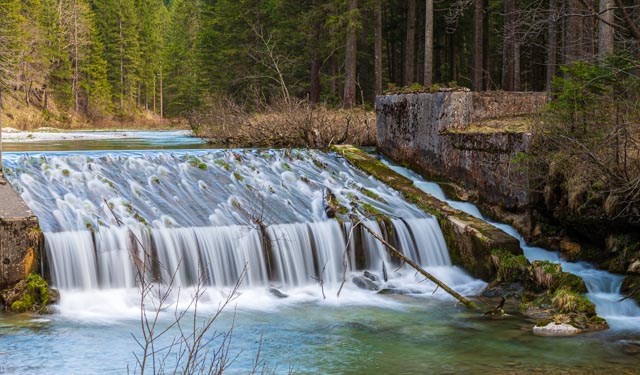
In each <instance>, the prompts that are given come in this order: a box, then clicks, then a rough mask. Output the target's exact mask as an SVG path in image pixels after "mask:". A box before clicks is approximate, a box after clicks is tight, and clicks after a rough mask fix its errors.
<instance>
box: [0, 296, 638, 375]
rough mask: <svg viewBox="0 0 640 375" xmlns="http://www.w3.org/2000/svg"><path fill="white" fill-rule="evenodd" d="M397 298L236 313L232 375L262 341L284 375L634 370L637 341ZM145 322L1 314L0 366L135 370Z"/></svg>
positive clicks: (223, 321)
mask: <svg viewBox="0 0 640 375" xmlns="http://www.w3.org/2000/svg"><path fill="white" fill-rule="evenodd" d="M398 302H399V304H398V306H396V307H394V308H390V307H384V308H380V307H375V306H353V305H345V306H326V305H323V304H322V303H319V304H315V303H314V304H300V305H296V306H289V307H284V308H281V309H278V310H276V311H238V312H237V313H236V316H235V323H234V326H235V328H234V336H233V340H232V342H231V347H232V349H231V351H232V353H240V354H239V357H238V358H237V359H236V361H235V362H234V363H233V364H232V366H231V369H230V372H229V373H247V370H248V369H250V368H251V365H252V361H253V360H254V358H255V355H256V352H257V350H258V348H259V346H260V340H261V337H262V339H263V347H262V358H264V359H265V361H266V362H267V363H268V365H269V366H270V367H271V368H272V369H273V368H275V369H276V370H277V372H278V373H286V372H287V371H288V369H289V368H290V367H292V368H294V369H295V370H296V372H297V373H304V374H391V373H393V374H424V373H437V374H442V373H450V374H456V373H487V372H491V373H559V372H562V373H603V372H608V371H613V372H614V373H637V372H636V371H637V366H638V356H637V355H638V354H637V351H638V347H637V344H636V345H634V344H632V343H629V341H628V340H630V339H631V340H633V339H634V338H632V337H624V336H616V335H615V334H613V335H612V334H610V333H598V334H591V335H583V336H579V337H570V338H548V337H537V336H533V335H532V334H531V331H530V330H531V323H530V322H528V321H527V320H526V319H523V318H522V317H519V316H513V317H510V318H506V319H502V320H493V321H491V320H484V319H482V318H481V317H479V316H477V315H476V314H473V313H470V312H468V311H466V310H464V309H463V308H461V307H457V306H455V305H454V304H453V303H450V302H442V301H437V300H430V299H428V298H427V299H424V298H409V297H406V298H403V300H402V301H398ZM509 310H512V309H509ZM512 311H513V310H512ZM231 319H232V313H230V312H228V313H227V314H225V315H223V316H222V317H221V318H220V320H219V322H218V323H217V324H216V328H218V329H221V330H225V329H227V328H228V327H229V326H230V320H231ZM138 326H139V324H138V322H137V321H136V320H122V321H117V322H110V323H100V322H91V321H75V320H74V319H73V318H72V317H65V316H60V315H53V316H48V317H31V316H17V317H16V316H7V315H0V332H1V333H0V348H2V354H0V363H2V366H4V367H0V368H2V369H3V370H4V372H5V373H11V374H98V373H101V374H123V373H126V369H127V364H128V365H129V366H133V365H134V361H135V360H134V356H133V354H132V351H133V350H135V345H136V344H135V342H134V340H133V338H132V337H131V334H136V333H137V329H138ZM635 339H636V340H637V337H636V338H635ZM625 351H627V352H629V354H626V352H625ZM634 351H635V352H636V353H635V354H633V352H634Z"/></svg>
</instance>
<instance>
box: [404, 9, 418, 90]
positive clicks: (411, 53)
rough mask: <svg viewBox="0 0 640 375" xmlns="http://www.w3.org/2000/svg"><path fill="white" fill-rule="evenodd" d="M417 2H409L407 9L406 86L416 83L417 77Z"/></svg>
mask: <svg viewBox="0 0 640 375" xmlns="http://www.w3.org/2000/svg"><path fill="white" fill-rule="evenodd" d="M415 48H416V0H408V9H407V39H406V43H405V51H406V52H405V68H404V84H405V85H406V86H409V85H411V84H412V83H414V82H415V76H416V55H415Z"/></svg>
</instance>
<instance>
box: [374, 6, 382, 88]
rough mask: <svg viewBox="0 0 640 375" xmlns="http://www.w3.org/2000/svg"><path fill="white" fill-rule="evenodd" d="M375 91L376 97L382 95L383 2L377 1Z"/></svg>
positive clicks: (375, 11)
mask: <svg viewBox="0 0 640 375" xmlns="http://www.w3.org/2000/svg"><path fill="white" fill-rule="evenodd" d="M374 7H375V8H374V10H373V13H374V46H373V49H374V53H373V63H374V67H373V70H374V76H375V84H374V90H375V94H376V95H381V94H382V0H377V1H376V3H375V4H374Z"/></svg>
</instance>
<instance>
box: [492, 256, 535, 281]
mask: <svg viewBox="0 0 640 375" xmlns="http://www.w3.org/2000/svg"><path fill="white" fill-rule="evenodd" d="M491 261H492V262H493V265H494V266H495V267H496V270H497V271H496V281H497V282H500V283H513V282H517V281H522V277H523V275H524V274H525V272H526V271H527V267H528V266H529V261H528V260H527V258H525V256H524V255H522V254H520V255H514V254H512V253H510V252H508V251H504V250H492V251H491Z"/></svg>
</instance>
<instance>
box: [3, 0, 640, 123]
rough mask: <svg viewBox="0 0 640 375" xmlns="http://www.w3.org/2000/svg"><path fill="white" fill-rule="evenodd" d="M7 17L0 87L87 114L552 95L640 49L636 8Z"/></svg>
mask: <svg viewBox="0 0 640 375" xmlns="http://www.w3.org/2000/svg"><path fill="white" fill-rule="evenodd" d="M0 18H1V19H2V20H3V21H2V23H1V24H0V86H1V87H2V88H4V89H5V90H7V89H9V90H11V91H13V92H15V93H20V95H21V96H22V97H23V98H24V100H25V101H26V102H27V104H31V105H39V106H40V107H42V110H43V111H47V110H49V109H50V106H52V105H54V104H53V101H55V106H56V107H57V108H58V109H59V110H67V111H70V112H74V113H76V114H77V115H79V116H85V117H86V118H89V119H91V118H96V117H105V116H116V117H121V118H127V117H130V116H132V114H134V113H136V112H139V111H143V110H147V111H150V112H154V113H155V114H157V115H160V116H163V115H166V116H181V115H183V114H184V113H185V112H186V111H190V110H193V109H194V108H199V107H202V106H204V105H207V103H209V102H210V101H211V100H215V98H220V97H222V96H230V97H232V98H234V99H236V100H237V101H238V102H242V103H256V102H260V101H270V100H272V99H273V98H275V97H283V96H292V97H298V98H308V99H309V100H310V101H311V102H312V103H316V102H323V103H327V104H330V105H336V106H338V105H342V106H345V107H349V106H353V105H367V104H369V105H370V104H371V103H372V102H373V99H374V97H375V95H376V94H380V93H381V92H382V91H383V90H388V89H394V88H399V87H402V86H411V85H415V84H426V85H428V86H431V84H437V85H441V86H452V85H458V86H466V87H471V88H472V89H474V90H495V89H502V90H514V91H520V90H522V91H527V90H537V91H542V90H551V87H552V81H553V77H554V76H556V75H562V74H563V73H562V72H561V70H560V69H559V67H560V66H562V65H566V64H570V63H574V62H577V61H583V62H587V63H593V64H596V65H597V62H598V61H600V60H602V59H603V58H604V57H605V56H606V55H611V54H617V55H626V56H631V57H632V58H634V59H635V60H636V61H637V58H638V55H639V54H640V52H639V51H640V31H639V30H638V25H639V24H640V0H543V1H540V0H515V1H507V0H452V1H442V0H435V1H434V0H425V1H418V0H408V1H407V0H388V1H382V0H359V1H358V0H304V1H297V0H296V1H294V0H172V1H167V0H165V1H163V0H115V1H111V0H29V1H16V0H0ZM425 62H426V64H425ZM48 98H52V99H53V101H51V100H49V99H48ZM254 105H255V104H254Z"/></svg>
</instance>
